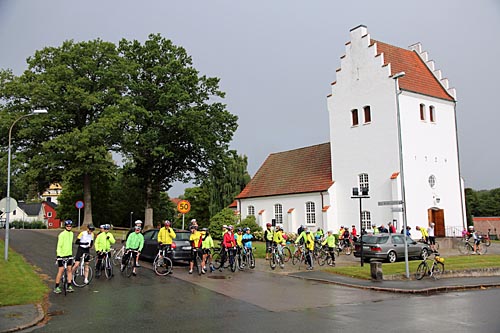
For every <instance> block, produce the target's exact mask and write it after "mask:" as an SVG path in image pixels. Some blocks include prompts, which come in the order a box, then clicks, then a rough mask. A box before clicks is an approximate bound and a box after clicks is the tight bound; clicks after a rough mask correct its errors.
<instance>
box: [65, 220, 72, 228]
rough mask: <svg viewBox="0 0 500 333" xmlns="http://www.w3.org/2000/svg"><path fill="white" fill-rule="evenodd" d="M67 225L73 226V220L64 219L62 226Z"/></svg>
mask: <svg viewBox="0 0 500 333" xmlns="http://www.w3.org/2000/svg"><path fill="white" fill-rule="evenodd" d="M68 225H70V226H73V221H71V220H66V221H64V226H65V227H66V226H68Z"/></svg>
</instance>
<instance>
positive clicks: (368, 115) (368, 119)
mask: <svg viewBox="0 0 500 333" xmlns="http://www.w3.org/2000/svg"><path fill="white" fill-rule="evenodd" d="M363 113H364V116H365V124H368V123H371V122H372V111H371V108H370V106H369V105H367V106H365V107H363Z"/></svg>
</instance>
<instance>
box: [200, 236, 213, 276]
mask: <svg viewBox="0 0 500 333" xmlns="http://www.w3.org/2000/svg"><path fill="white" fill-rule="evenodd" d="M201 232H202V238H201V253H203V257H202V262H201V267H203V271H205V272H206V271H207V268H206V264H207V259H208V256H209V255H211V253H212V249H213V248H214V240H213V239H212V236H210V232H209V230H208V228H203V229H201ZM203 232H205V234H204V235H203ZM214 270H215V268H214V267H213V265H212V263H210V272H213V271H214Z"/></svg>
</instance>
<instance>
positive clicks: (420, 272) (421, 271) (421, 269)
mask: <svg viewBox="0 0 500 333" xmlns="http://www.w3.org/2000/svg"><path fill="white" fill-rule="evenodd" d="M426 275H427V264H426V262H425V261H422V262H421V263H420V265H418V267H417V272H416V273H415V278H416V279H417V280H422V279H423V278H424V276H426Z"/></svg>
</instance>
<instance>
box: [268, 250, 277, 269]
mask: <svg viewBox="0 0 500 333" xmlns="http://www.w3.org/2000/svg"><path fill="white" fill-rule="evenodd" d="M269 266H271V269H272V270H274V269H275V268H276V254H275V253H274V252H271V257H269Z"/></svg>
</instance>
